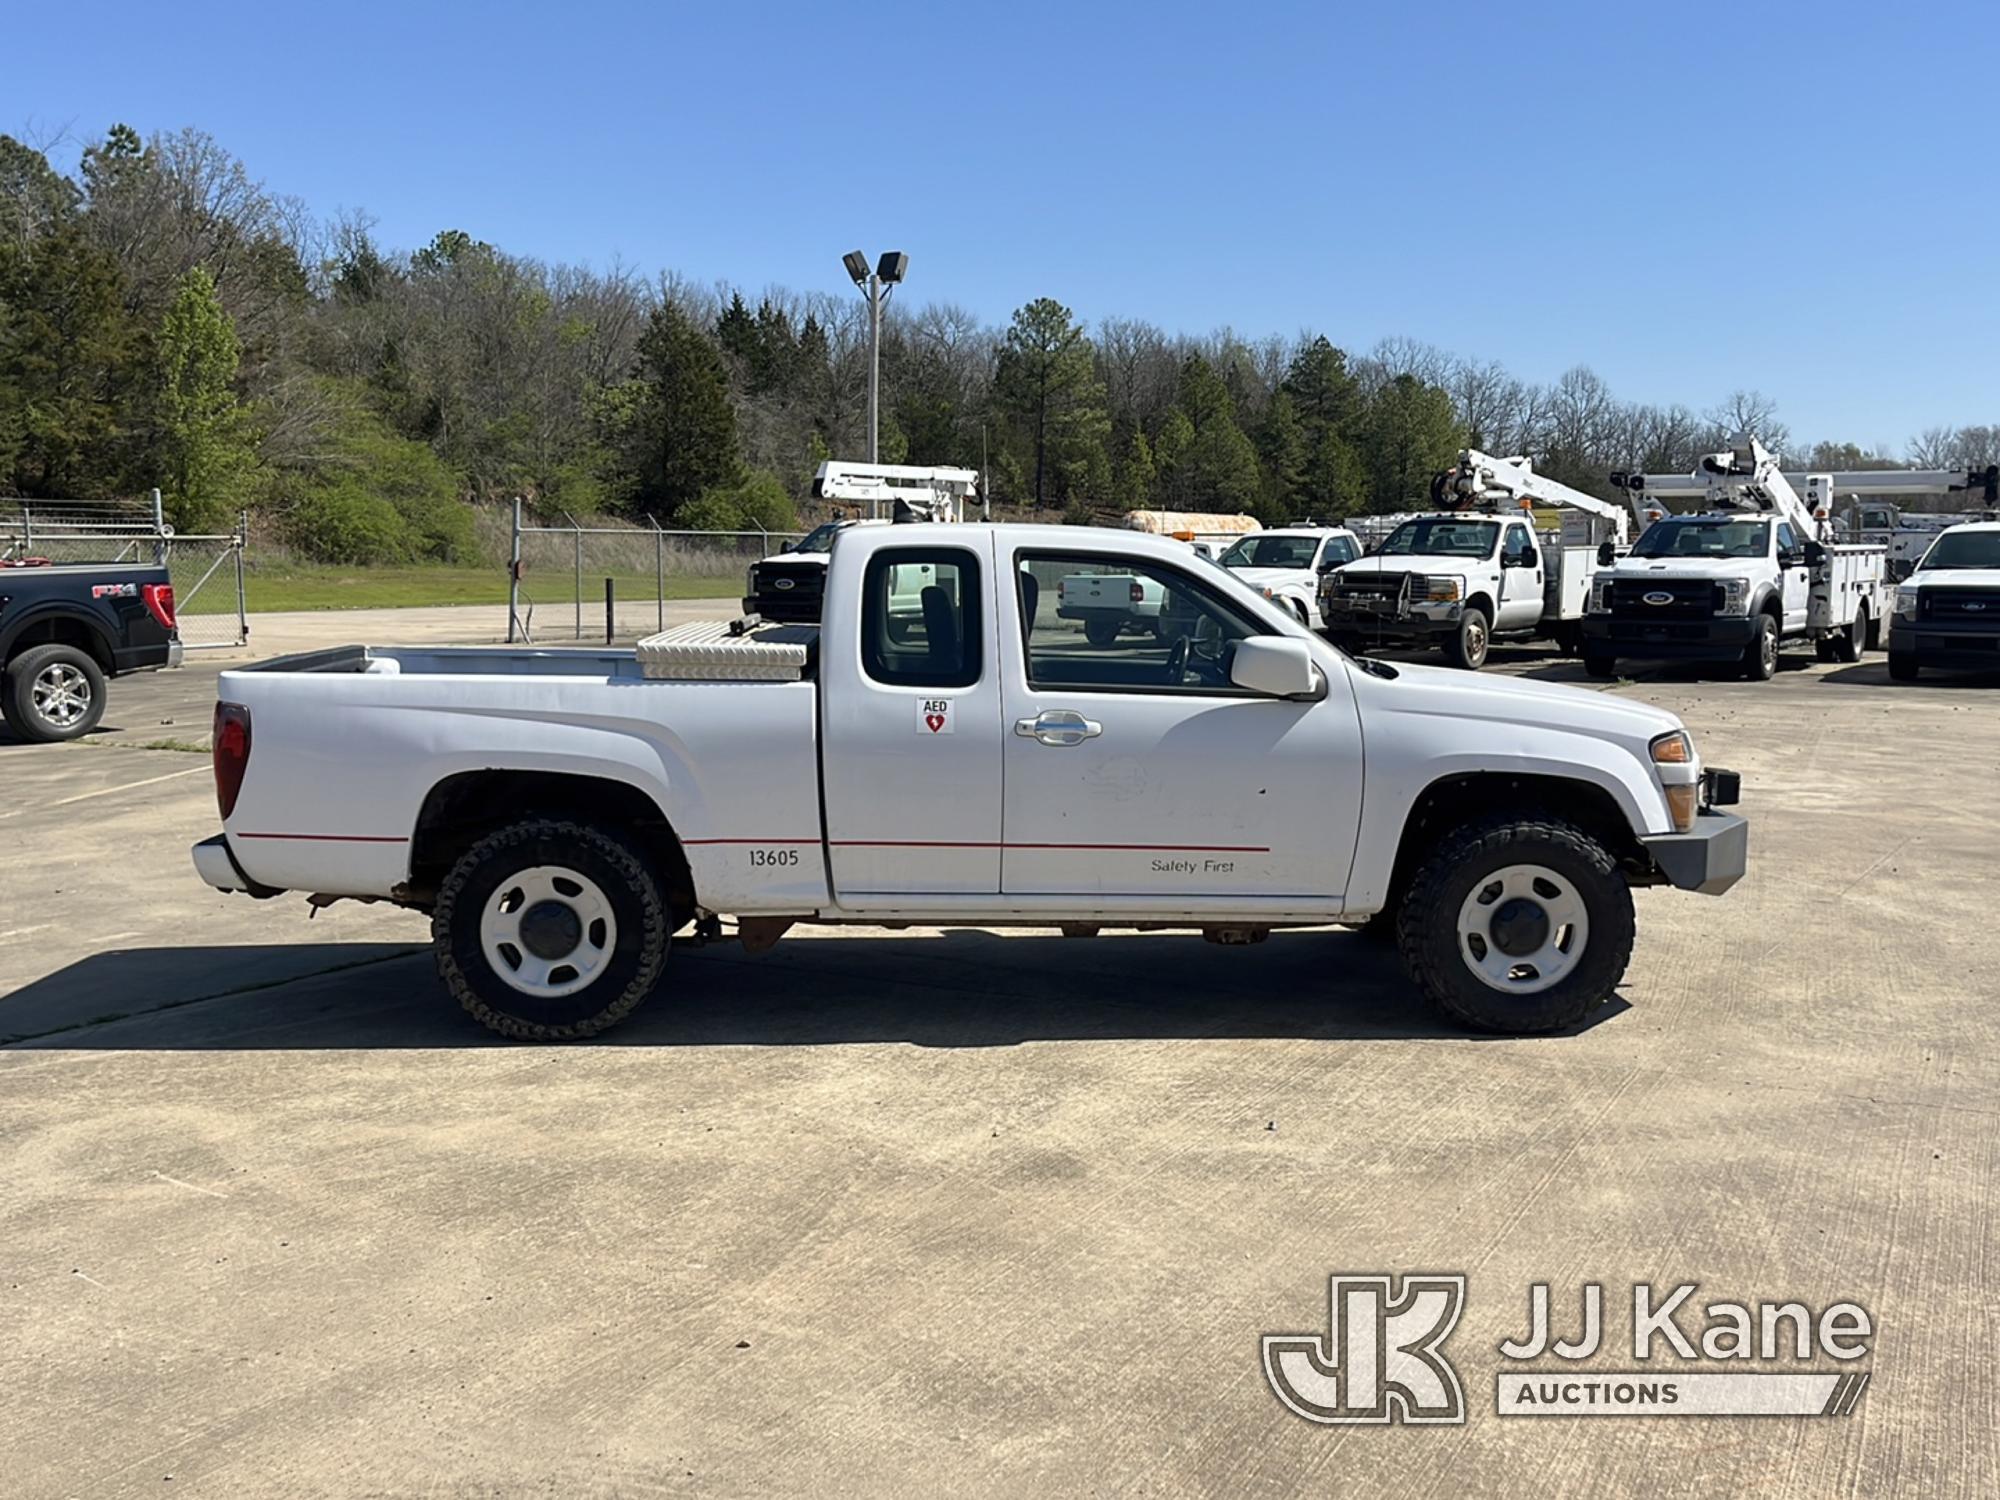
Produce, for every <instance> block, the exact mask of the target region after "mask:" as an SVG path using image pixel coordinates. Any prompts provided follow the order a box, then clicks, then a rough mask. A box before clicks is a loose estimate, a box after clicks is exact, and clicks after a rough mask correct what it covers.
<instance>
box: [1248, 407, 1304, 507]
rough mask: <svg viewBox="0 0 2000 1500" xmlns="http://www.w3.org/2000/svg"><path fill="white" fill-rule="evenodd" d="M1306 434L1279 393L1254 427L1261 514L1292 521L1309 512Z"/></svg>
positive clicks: (1295, 411) (1295, 412)
mask: <svg viewBox="0 0 2000 1500" xmlns="http://www.w3.org/2000/svg"><path fill="white" fill-rule="evenodd" d="M1306 456H1307V454H1306V430H1305V427H1304V426H1303V424H1301V423H1300V421H1299V413H1298V408H1297V407H1295V406H1294V405H1293V404H1292V398H1291V395H1290V393H1289V392H1286V391H1284V390H1279V391H1278V392H1277V393H1276V394H1275V395H1273V396H1272V397H1271V401H1270V404H1269V405H1268V406H1266V407H1265V408H1264V420H1263V421H1262V422H1261V423H1259V424H1258V427H1257V457H1258V460H1259V461H1260V462H1261V463H1262V465H1263V468H1264V514H1265V515H1266V517H1267V518H1270V519H1275V520H1289V519H1292V518H1294V517H1296V516H1298V515H1300V514H1301V513H1303V512H1304V511H1305V510H1306V509H1308V508H1309V502H1308V501H1307V498H1306Z"/></svg>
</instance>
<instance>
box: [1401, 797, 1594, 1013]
mask: <svg viewBox="0 0 2000 1500" xmlns="http://www.w3.org/2000/svg"><path fill="white" fill-rule="evenodd" d="M1632 935H1633V920H1632V892H1631V888H1630V887H1629V886H1627V885H1626V883H1625V879H1624V877H1623V876H1622V875H1620V874H1619V872H1618V864H1617V861H1616V860H1614V859H1613V858H1612V857H1611V854H1610V851H1608V850H1607V849H1606V848H1605V847H1604V846H1603V845H1602V844H1601V843H1599V842H1598V841H1597V840H1596V839H1595V838H1593V837H1592V836H1591V835H1589V834H1588V833H1585V832H1584V831H1583V830H1582V829H1581V828H1578V827H1576V826H1575V825H1574V824H1571V823H1565V822H1563V821H1561V820H1560V819H1557V818H1552V817H1545V816H1541V815H1538V814H1529V815H1520V814H1515V815H1503V816H1499V817H1494V818H1489V819H1486V820H1483V821H1481V822H1477V823H1472V824H1468V825H1467V826H1465V827H1463V828H1460V829H1459V830H1457V831H1456V832H1454V833H1451V834H1449V835H1447V836H1446V837H1445V838H1444V839H1443V840H1442V841H1441V842H1440V843H1439V844H1438V846H1437V847H1436V848H1435V849H1433V850H1432V851H1431V853H1430V854H1429V855H1428V856H1427V857H1426V858H1425V860H1424V862H1423V864H1422V865H1421V866H1420V867H1419V868H1418V871H1417V875H1416V878H1415V880H1413V881H1412V882H1411V885H1410V889H1409V893H1408V894H1407V895H1406V896H1405V897H1404V898H1403V904H1402V909H1401V910H1400V911H1399V912H1398V913H1397V921H1396V941H1397V946H1398V947H1399V948H1401V950H1402V953H1403V961H1404V962H1405V963H1406V964H1408V965H1409V969H1410V974H1411V977H1412V978H1414V979H1415V980H1416V982H1417V984H1418V986H1419V987H1420V988H1421V989H1422V990H1423V992H1424V994H1425V995H1426V996H1428V997H1429V999H1430V1000H1431V1002H1432V1003H1433V1004H1435V1005H1436V1006H1438V1008H1439V1009H1441V1010H1443V1011H1444V1012H1445V1013H1446V1014H1447V1015H1449V1016H1451V1017H1452V1018H1453V1019H1455V1020H1457V1021H1460V1022H1462V1023H1463V1024H1465V1025H1467V1026H1470V1027H1472V1028H1474V1029H1475V1030H1479V1031H1497V1032H1506V1033H1512V1034H1531V1033H1538V1032H1548V1031H1560V1030H1562V1029H1563V1028H1565V1027H1569V1026H1574V1025H1575V1024H1576V1023H1577V1022H1579V1021H1581V1020H1582V1019H1583V1018H1584V1017H1585V1016H1586V1015H1588V1014H1589V1013H1590V1012H1591V1011H1593V1010H1595V1009H1596V1008H1597V1007H1598V1006H1600V1005H1602V1004H1603V1003H1604V1002H1605V1001H1606V1000H1608V999H1610V998H1611V993H1612V990H1613V989H1614V988H1615V987H1616V986H1617V984H1618V981H1619V980H1620V979H1622V978H1624V976H1625V966H1626V965H1627V964H1628V963H1630V962H1631V959H1632Z"/></svg>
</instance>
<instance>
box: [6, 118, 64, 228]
mask: <svg viewBox="0 0 2000 1500" xmlns="http://www.w3.org/2000/svg"><path fill="white" fill-rule="evenodd" d="M81 196H82V195H81V194H80V193H79V192H78V191H77V187H76V184H75V183H73V182H71V181H70V180H69V179H68V178H67V177H65V176H63V175H62V174H61V173H60V172H58V171H56V170H55V168H53V167H51V166H50V165H49V159H48V158H47V157H46V156H44V155H42V153H41V152H39V151H37V150H35V149H34V147H32V146H28V145H24V144H23V143H22V142H20V141H17V140H15V139H14V137H12V136H11V135H0V244H8V243H11V244H16V245H26V244H27V243H28V242H29V241H30V240H33V239H36V238H38V237H40V236H41V235H44V234H47V233H48V232H49V231H50V230H52V229H54V228H56V227H57V226H58V225H60V224H63V223H65V222H67V221H68V219H69V217H70V215H71V214H72V213H74V212H75V211H76V205H77V202H78V200H79V198H80V197H81Z"/></svg>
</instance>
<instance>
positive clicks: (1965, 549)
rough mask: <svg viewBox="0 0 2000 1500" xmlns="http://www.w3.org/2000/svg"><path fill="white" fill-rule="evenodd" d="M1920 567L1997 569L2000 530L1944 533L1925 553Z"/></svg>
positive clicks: (1999, 551)
mask: <svg viewBox="0 0 2000 1500" xmlns="http://www.w3.org/2000/svg"><path fill="white" fill-rule="evenodd" d="M1917 566H1918V567H1919V568H1922V569H1929V568H2000V531H1961V532H1958V533H1956V534H1954V533H1952V532H1949V531H1948V532H1946V533H1945V534H1944V535H1943V536H1941V537H1939V538H1938V539H1937V540H1936V541H1935V542H1933V543H1931V550H1930V551H1928V552H1926V553H1925V554H1924V560H1923V561H1922V562H1920V563H1918V564H1917Z"/></svg>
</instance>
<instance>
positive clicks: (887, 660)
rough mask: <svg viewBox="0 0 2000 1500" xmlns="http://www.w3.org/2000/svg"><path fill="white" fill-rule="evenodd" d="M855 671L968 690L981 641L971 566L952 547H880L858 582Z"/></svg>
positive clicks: (971, 560) (892, 681) (975, 569)
mask: <svg viewBox="0 0 2000 1500" xmlns="http://www.w3.org/2000/svg"><path fill="white" fill-rule="evenodd" d="M861 588H862V595H861V669H862V670H863V671H864V672H866V673H867V674H868V675H869V676H870V677H872V678H873V679H874V680H875V681H877V682H880V683H886V684H887V685H888V686H890V687H939V688H947V687H971V686H972V684H973V683H975V682H977V681H979V671H980V664H981V663H982V662H983V661H984V660H985V642H984V641H983V640H982V639H981V637H980V631H979V620H980V612H979V564H978V560H977V559H976V558H975V557H974V556H973V554H972V553H970V552H967V551H965V550H964V549H963V548H959V547H885V548H884V549H883V550H882V551H880V552H877V553H876V554H875V555H874V556H873V557H871V558H870V559H869V560H868V568H867V571H866V572H865V573H864V574H863V575H862V580H861Z"/></svg>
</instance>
